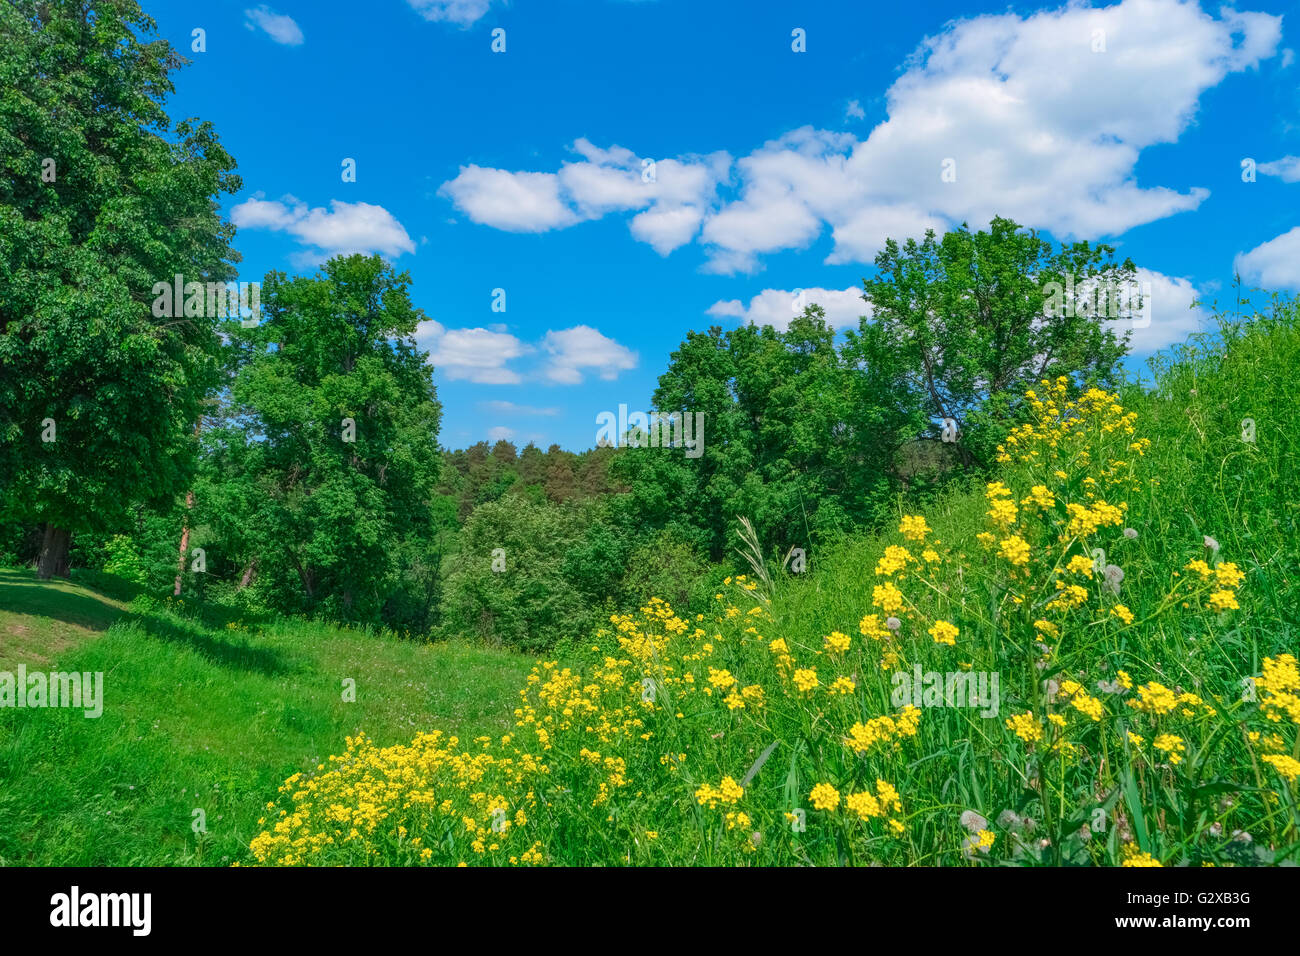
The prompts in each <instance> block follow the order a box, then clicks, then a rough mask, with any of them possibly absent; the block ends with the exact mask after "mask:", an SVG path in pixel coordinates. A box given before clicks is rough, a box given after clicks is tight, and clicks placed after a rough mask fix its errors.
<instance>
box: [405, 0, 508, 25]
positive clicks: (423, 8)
mask: <svg viewBox="0 0 1300 956" xmlns="http://www.w3.org/2000/svg"><path fill="white" fill-rule="evenodd" d="M406 2H407V3H408V4H409V5H410V7H411V9H412V10H414V11H415V12H416V13H418V14H419V15H420V16H422V17H424V19H426V20H432V21H433V22H435V23H439V22H441V23H454V24H456V25H457V26H458V27H468V26H472V25H473V24H475V23H477V22H478V21H479V20H481V19H482V18H483V15H484V14H485V13H487V12H488V8H489V7H491V6H492V2H491V0H406Z"/></svg>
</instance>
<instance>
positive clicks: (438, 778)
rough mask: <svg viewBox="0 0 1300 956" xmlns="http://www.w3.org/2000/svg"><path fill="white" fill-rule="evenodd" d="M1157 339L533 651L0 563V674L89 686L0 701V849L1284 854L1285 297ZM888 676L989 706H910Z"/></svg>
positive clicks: (1289, 575)
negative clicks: (866, 495)
mask: <svg viewBox="0 0 1300 956" xmlns="http://www.w3.org/2000/svg"><path fill="white" fill-rule="evenodd" d="M1172 359H1173V361H1171V362H1166V363H1163V364H1161V365H1160V366H1159V368H1158V376H1159V381H1158V384H1157V387H1156V388H1155V389H1153V390H1140V389H1132V390H1129V391H1128V392H1127V393H1126V394H1124V395H1120V396H1107V395H1103V394H1101V393H1090V394H1084V395H1078V394H1067V389H1066V386H1065V385H1064V384H1063V383H1053V382H1047V383H1044V384H1043V386H1042V388H1041V389H1038V390H1036V391H1035V393H1034V394H1033V395H1032V396H1031V397H1030V401H1029V406H1028V411H1029V414H1030V420H1029V421H1028V422H1027V426H1031V427H1027V428H1026V429H1022V430H1020V431H1018V432H1017V433H1016V439H1015V441H1014V442H1008V443H1007V445H1006V446H1004V457H1005V461H1004V462H1003V464H1002V466H1001V471H1000V473H999V474H998V475H996V476H994V480H992V481H990V482H987V483H986V482H984V481H982V480H981V481H979V482H975V483H972V484H971V485H969V486H966V487H960V486H953V487H950V488H949V489H948V490H947V492H945V493H944V494H943V495H941V496H940V497H939V498H938V499H937V500H936V501H935V502H933V503H932V504H931V505H927V506H926V507H925V508H924V509H923V510H920V509H915V508H914V507H913V506H909V505H908V504H907V503H906V502H903V501H900V502H899V504H898V519H899V521H898V525H897V530H896V531H895V530H893V529H890V531H889V532H888V533H885V534H881V535H875V536H867V537H858V538H853V539H849V540H846V541H844V542H843V543H842V544H841V545H840V546H839V547H837V548H834V549H830V550H821V551H818V552H816V553H814V554H813V555H812V563H811V566H810V570H809V572H808V573H806V574H803V575H799V576H791V575H788V574H784V573H782V572H781V571H780V570H779V569H778V568H777V567H776V566H775V564H774V563H772V562H770V561H769V562H759V561H755V562H754V563H753V566H752V567H747V568H744V569H743V570H744V571H745V574H743V575H737V576H734V577H732V578H729V579H728V580H727V583H726V585H725V587H724V588H723V589H722V590H721V591H720V592H719V593H718V595H717V597H716V600H715V606H716V610H715V611H714V612H712V613H710V614H707V615H699V616H689V617H681V616H678V614H676V613H674V611H673V610H672V609H671V608H670V607H668V606H667V605H666V604H664V603H662V602H659V601H651V602H649V603H648V604H647V605H646V607H645V608H644V609H643V610H642V611H641V612H640V613H638V614H630V615H621V616H617V617H616V618H614V619H613V620H612V622H611V626H609V627H607V628H603V629H601V630H600V631H598V632H597V633H595V634H594V635H591V636H590V637H589V639H588V640H587V641H586V642H578V641H575V642H574V645H573V647H572V648H571V650H570V651H569V652H567V654H568V656H567V658H566V660H565V661H564V662H555V661H543V662H538V663H537V664H536V665H535V666H532V667H531V668H530V666H529V662H528V661H527V660H526V659H525V658H522V657H519V656H517V655H514V654H510V653H506V652H498V651H489V650H483V649H477V648H471V647H467V646H464V645H459V644H450V645H441V646H423V645H418V644H412V643H403V642H397V641H394V640H390V639H386V638H380V637H377V636H374V635H367V634H361V633H356V632H349V631H344V630H339V629H335V628H325V627H321V626H317V625H310V624H306V623H302V622H286V621H279V622H275V621H240V620H222V619H219V618H215V617H212V615H214V614H215V613H216V612H215V611H213V610H212V609H205V610H199V609H193V608H186V607H185V606H184V605H176V606H172V605H170V604H164V605H158V604H156V603H154V602H151V601H149V600H147V599H145V598H141V597H135V598H131V596H130V595H128V594H122V593H120V592H117V591H114V592H113V593H112V595H111V596H110V594H107V593H102V592H97V591H95V590H91V589H89V588H86V587H84V586H80V585H76V584H67V583H58V584H52V585H36V584H35V583H34V582H33V581H32V580H31V578H30V576H29V575H28V574H27V573H26V572H14V571H9V572H2V573H0V609H2V610H0V669H3V668H5V667H12V666H14V665H15V664H16V662H18V661H20V660H23V661H26V662H28V663H29V665H32V664H40V665H47V664H48V663H49V662H50V660H55V661H57V664H58V666H59V667H60V668H61V669H78V670H90V671H95V670H100V671H103V672H105V674H106V685H107V689H106V697H107V702H108V706H106V708H105V713H104V716H103V717H102V718H100V719H98V720H87V719H85V718H84V717H82V716H81V715H80V714H79V713H72V712H68V711H55V710H46V711H40V712H33V711H25V712H19V711H12V710H0V862H6V863H33V862H47V863H55V862H58V863H85V864H95V863H111V864H130V863H181V864H186V863H216V864H222V863H229V862H241V863H248V862H270V863H287V864H300V863H346V864H358V863H394V864H413V863H433V864H456V863H462V862H468V863H488V864H519V863H522V864H536V863H570V864H593V863H599V864H619V863H624V864H626V863H656V864H696V863H707V864H722V865H744V864H749V863H757V864H775V865H800V864H808V863H815V864H819V865H825V864H832V865H833V864H839V863H868V862H883V863H887V864H943V865H972V864H979V863H988V864H1009V863H1013V864H1021V865H1038V864H1088V863H1092V864H1102V865H1108V864H1120V863H1124V864H1131V865H1154V864H1164V865H1171V864H1199V863H1212V864H1216V865H1233V864H1275V863H1283V862H1295V861H1296V859H1297V856H1298V855H1300V804H1298V803H1297V785H1298V782H1297V775H1298V774H1300V735H1297V725H1300V671H1298V670H1297V666H1296V662H1295V658H1294V656H1292V655H1295V654H1296V652H1297V651H1298V650H1300V505H1298V504H1297V503H1298V502H1300V469H1298V468H1297V462H1298V461H1300V446H1298V444H1297V436H1296V435H1295V433H1294V430H1293V428H1292V425H1291V414H1292V412H1291V402H1292V396H1293V392H1294V388H1295V385H1296V381H1297V379H1296V375H1295V369H1297V368H1300V331H1298V330H1297V316H1296V311H1295V309H1294V307H1293V306H1284V307H1280V308H1278V309H1277V310H1276V312H1275V313H1274V314H1273V315H1272V316H1270V317H1262V318H1258V319H1257V320H1256V321H1254V322H1251V323H1245V324H1230V325H1228V326H1227V327H1225V329H1224V330H1223V332H1222V334H1221V335H1220V336H1216V337H1213V338H1209V337H1207V338H1203V339H1201V340H1199V341H1197V342H1193V343H1191V344H1189V345H1188V346H1187V347H1186V348H1184V349H1181V350H1178V352H1177V354H1176V355H1174V356H1172ZM1121 406H1122V407H1121ZM1247 420H1249V421H1248V423H1246V424H1243V423H1245V422H1246V421H1247ZM204 615H207V617H205V616H204ZM575 637H578V638H580V637H582V635H575ZM918 669H919V671H920V672H921V673H922V674H930V675H939V676H940V678H941V679H942V680H945V681H947V682H948V683H949V684H951V683H952V681H953V676H954V675H958V676H960V675H975V676H978V675H981V674H983V675H994V674H996V675H997V677H998V679H999V685H1000V686H999V688H998V702H997V703H998V706H997V707H996V708H991V707H988V706H986V704H987V703H988V702H987V701H983V702H980V704H979V705H975V706H971V705H970V703H969V701H968V702H967V703H966V705H965V706H963V705H962V703H960V701H958V702H956V703H954V701H953V700H951V699H950V700H944V699H943V696H942V693H941V694H940V696H939V697H937V698H935V699H930V698H925V697H924V696H923V699H922V702H921V706H920V707H917V708H915V709H913V707H912V700H914V698H911V697H910V696H908V695H905V696H904V697H902V698H900V697H898V696H897V693H896V692H897V691H898V690H899V687H900V681H899V678H900V676H902V675H912V674H915V673H916V672H917V670H918ZM345 678H353V679H355V680H356V682H357V702H356V703H344V702H343V701H342V699H341V686H342V682H343V680H344V679H345ZM520 689H523V690H524V692H525V693H524V700H523V703H522V707H520V708H519V709H518V710H516V709H515V708H516V707H517V706H519V703H520V701H519V696H518V691H519V690H520ZM196 808H201V809H203V810H204V811H205V813H206V815H207V826H208V830H209V833H208V834H207V835H206V836H204V837H198V836H196V835H195V834H194V833H193V832H192V831H191V828H190V824H191V820H192V815H193V811H194V809H196Z"/></svg>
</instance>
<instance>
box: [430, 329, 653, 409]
mask: <svg viewBox="0 0 1300 956" xmlns="http://www.w3.org/2000/svg"><path fill="white" fill-rule="evenodd" d="M415 341H416V344H417V345H418V346H419V347H420V348H421V349H422V350H424V351H426V352H428V353H429V361H430V362H431V363H432V364H433V366H434V368H435V369H436V370H437V371H439V372H441V373H442V374H443V375H445V376H446V377H447V379H448V380H449V381H453V382H454V381H468V382H473V383H475V384H477V385H520V384H522V383H523V382H525V381H527V380H540V381H544V382H548V383H551V384H558V385H579V384H581V383H582V381H583V370H584V369H595V370H596V372H597V374H599V376H600V377H601V378H602V379H606V380H612V379H615V378H617V377H618V373H619V372H620V371H624V370H626V369H632V368H636V365H637V354H636V353H635V352H633V351H632V350H631V349H628V348H627V347H626V346H623V345H620V344H619V343H618V342H616V341H614V340H613V339H611V338H608V337H607V336H605V335H602V334H601V333H600V332H599V331H598V330H596V329H593V328H591V327H590V326H587V325H577V326H574V327H572V328H568V329H561V330H559V331H548V332H547V333H546V335H545V336H544V337H543V339H542V341H541V342H540V343H539V344H537V345H530V344H529V343H527V342H524V341H523V340H521V339H520V338H518V337H517V336H515V335H512V334H510V333H509V332H506V331H503V327H500V326H498V327H496V328H493V329H484V328H473V329H448V328H446V327H444V326H443V325H442V324H441V323H440V322H436V321H434V320H433V319H426V320H425V321H423V322H421V323H420V324H419V326H418V327H417V328H416V331H415ZM539 352H540V353H543V354H544V355H545V359H544V361H543V363H542V364H541V365H540V366H539V367H537V368H535V369H534V370H532V371H530V372H528V373H527V374H525V373H523V372H520V371H518V370H516V369H514V368H511V367H510V363H511V362H513V361H515V360H516V359H520V358H523V357H525V356H529V355H533V354H535V353H539ZM480 405H481V407H482V408H484V409H487V410H489V411H492V412H494V413H496V414H498V415H548V416H549V415H557V414H559V409H558V408H539V407H535V406H531V405H517V404H515V403H514V402H507V401H491V402H481V403H480Z"/></svg>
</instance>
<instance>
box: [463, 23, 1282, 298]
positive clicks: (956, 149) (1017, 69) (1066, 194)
mask: <svg viewBox="0 0 1300 956" xmlns="http://www.w3.org/2000/svg"><path fill="white" fill-rule="evenodd" d="M1096 31H1102V32H1101V33H1097V32H1096ZM1098 37H1104V50H1100V46H1101V45H1100V44H1097V43H1096V39H1097V38H1098ZM1280 37H1281V18H1280V17H1277V16H1272V15H1268V14H1261V13H1242V12H1238V11H1235V10H1233V9H1232V8H1230V7H1224V8H1221V9H1220V10H1219V12H1218V16H1217V17H1215V16H1211V15H1209V14H1207V13H1205V12H1203V11H1202V10H1201V9H1200V7H1199V5H1198V4H1197V3H1196V2H1195V0H1123V2H1121V3H1118V4H1114V5H1112V6H1108V7H1104V8H1100V9H1093V8H1091V7H1087V6H1084V5H1082V4H1080V3H1070V4H1069V5H1067V6H1064V7H1061V8H1059V9H1056V10H1047V11H1040V12H1037V13H1033V14H1029V15H1027V16H1024V17H1021V16H1018V15H1016V14H1014V13H1006V14H998V15H981V16H976V17H972V18H969V19H965V20H958V21H954V22H951V23H950V24H949V25H947V26H946V27H945V28H944V29H943V30H942V31H941V32H940V33H939V34H937V35H935V36H933V37H929V38H927V39H925V40H924V41H923V42H922V43H921V44H920V46H919V47H918V49H917V51H916V52H915V53H914V54H913V55H912V56H911V57H910V58H909V59H908V60H907V61H906V62H905V63H904V64H903V72H902V74H901V75H900V76H899V77H898V79H897V80H896V81H895V82H894V83H893V84H892V86H891V87H890V88H889V90H888V91H887V92H886V116H887V118H886V119H885V120H884V121H883V122H881V123H879V124H878V125H877V126H876V127H875V128H874V129H873V130H872V131H871V132H870V134H869V135H868V136H867V137H866V139H863V140H859V139H858V138H857V137H855V136H853V135H850V134H845V133H835V132H831V131H826V130H816V129H813V128H811V127H803V128H800V129H796V130H792V131H790V132H788V133H786V134H785V135H783V136H781V137H778V138H777V139H775V140H773V141H771V142H768V143H765V144H764V145H763V146H761V147H759V148H758V149H757V150H755V151H754V152H752V153H751V154H749V155H748V156H745V157H743V158H741V159H739V160H738V161H737V162H736V164H735V166H736V171H737V173H738V178H737V190H738V194H736V195H734V196H732V198H731V199H730V201H723V200H721V199H720V198H719V196H718V187H719V186H720V185H724V184H725V185H728V186H729V185H730V180H729V178H728V177H729V173H730V171H731V161H730V157H728V156H727V155H726V154H723V153H718V154H714V155H713V156H712V157H706V158H704V159H700V158H698V157H697V158H685V159H679V160H660V161H659V162H658V164H657V167H658V180H657V187H658V192H657V193H656V191H655V189H654V188H650V189H646V190H638V186H640V185H646V186H651V185H653V184H642V183H640V182H639V173H640V170H639V168H638V167H637V165H636V164H635V159H636V157H635V156H634V155H633V154H632V153H631V152H630V151H629V150H627V149H623V148H620V147H612V148H610V149H608V150H602V149H599V148H597V147H594V146H592V145H591V144H590V143H587V142H586V141H585V140H579V141H578V142H577V143H576V144H574V149H575V150H576V151H577V152H579V153H581V154H582V155H583V160H584V161H583V162H580V163H569V164H565V165H564V166H563V168H562V169H561V170H560V171H559V172H558V173H528V172H524V173H512V172H509V171H506V170H490V171H483V170H479V169H478V167H466V168H465V169H463V170H462V171H461V174H460V176H458V177H457V178H456V179H454V180H452V181H451V182H449V183H447V184H445V185H444V187H443V188H444V190H445V194H446V195H449V196H451V198H452V199H453V201H454V202H456V204H457V205H458V206H459V207H460V208H461V209H462V211H464V212H465V213H466V214H467V215H468V216H469V217H470V218H471V219H472V220H473V221H475V222H482V223H485V224H488V225H496V226H497V227H498V228H515V229H519V228H531V229H533V230H537V231H540V230H541V229H554V228H562V227H566V226H571V225H574V224H575V223H578V222H581V221H583V220H584V219H591V218H595V217H598V216H602V215H608V214H616V213H626V212H630V211H633V210H635V211H636V215H635V216H634V218H633V219H632V222H631V228H632V233H633V236H634V237H635V238H637V239H639V240H641V241H643V242H647V243H650V244H651V245H653V246H654V248H655V249H656V250H657V251H659V252H660V253H661V254H667V253H668V252H670V251H672V250H673V249H675V248H678V247H679V246H681V245H683V244H685V243H687V242H690V241H692V240H696V241H699V242H700V243H701V244H702V245H704V247H705V248H706V250H707V253H708V256H709V262H708V264H707V266H706V268H707V270H708V271H713V272H722V273H732V272H738V271H753V270H755V269H757V268H758V267H759V266H760V264H761V263H760V259H761V257H762V256H763V255H764V254H766V253H770V252H775V251H777V250H782V249H800V248H806V247H808V246H809V245H811V244H812V243H813V242H815V241H816V240H817V239H818V238H819V237H821V236H822V235H824V234H825V233H826V231H827V230H828V229H829V232H830V235H831V237H832V239H833V243H834V245H833V248H832V250H831V252H830V254H829V256H828V257H827V261H828V262H830V263H849V262H854V263H861V262H870V261H871V260H872V259H873V258H874V257H875V255H876V253H877V252H878V251H879V250H880V248H881V246H882V244H883V241H884V239H885V238H886V237H893V238H899V239H903V238H907V237H910V236H918V237H919V236H920V235H921V234H922V233H924V231H925V230H926V229H927V228H933V229H935V230H936V231H937V232H941V231H943V230H945V229H947V228H951V227H952V226H954V225H956V224H958V223H961V222H969V223H970V224H972V225H973V226H977V227H978V226H980V225H983V224H986V223H987V222H988V221H989V219H991V218H992V217H993V216H994V215H1003V216H1007V217H1010V218H1012V219H1015V220H1017V221H1019V222H1021V223H1024V224H1025V225H1028V226H1032V227H1035V228H1041V229H1047V230H1050V231H1051V232H1052V233H1054V234H1056V235H1058V236H1061V237H1062V238H1074V237H1086V238H1098V237H1103V236H1114V235H1119V234H1122V233H1124V232H1125V231H1127V230H1128V229H1131V228H1133V227H1135V226H1138V225H1141V224H1144V223H1148V222H1152V221H1155V220H1158V219H1162V218H1165V217H1168V216H1172V215H1175V214H1177V213H1179V212H1186V211H1190V210H1194V209H1196V208H1197V207H1198V206H1199V205H1200V204H1201V203H1202V202H1203V201H1204V200H1205V198H1206V197H1207V196H1208V195H1209V192H1208V190H1206V189H1205V188H1202V187H1200V186H1197V185H1195V184H1176V185H1175V186H1173V187H1169V186H1163V185H1158V184H1157V185H1150V186H1145V185H1139V183H1138V181H1137V177H1136V169H1137V163H1138V160H1139V157H1140V155H1141V153H1142V151H1143V150H1144V149H1146V148H1148V147H1151V146H1154V145H1157V144H1162V143H1172V142H1176V141H1177V139H1178V138H1179V136H1180V135H1182V133H1183V131H1184V130H1185V129H1187V127H1188V126H1189V125H1190V124H1191V123H1192V122H1193V121H1194V120H1195V117H1196V112H1197V109H1198V106H1199V100H1200V97H1201V95H1202V94H1203V93H1204V92H1205V91H1206V90H1207V89H1210V88H1211V87H1214V86H1216V85H1217V84H1219V83H1220V82H1221V81H1222V80H1223V79H1224V78H1225V77H1226V76H1227V75H1228V74H1229V73H1231V72H1237V71H1242V70H1246V69H1251V68H1253V67H1255V66H1257V65H1258V63H1259V62H1260V61H1261V60H1262V59H1264V58H1267V57H1271V56H1274V55H1275V54H1276V52H1277V49H1278V44H1279V41H1280ZM1095 46H1096V47H1098V49H1099V50H1100V51H1099V52H1094V47H1095ZM857 108H858V109H859V110H860V109H861V105H860V104H858V107H857ZM864 112H865V111H864ZM848 115H852V111H851V110H850V111H849V114H848ZM945 160H952V161H954V163H955V171H956V179H955V181H951V182H946V181H944V179H943V178H942V177H941V170H942V165H943V163H944V162H945ZM670 163H679V164H680V168H674V167H673V166H671V165H669V164H670ZM476 171H477V172H476ZM484 172H491V173H493V174H496V178H494V179H492V180H490V181H489V180H486V179H484V178H483V177H482V175H481V174H482V173H484ZM516 177H540V179H537V180H524V182H525V183H529V184H530V188H529V189H525V190H522V191H524V192H526V193H528V192H533V191H536V192H541V193H544V195H545V199H546V203H545V211H546V214H545V215H541V216H535V217H530V216H529V215H528V204H527V203H522V204H521V202H520V198H519V197H518V196H517V195H513V194H512V193H511V192H510V189H511V188H514V189H515V190H516V191H519V190H520V187H519V186H518V185H517V184H516V185H514V186H513V187H512V185H511V181H512V180H514V179H515V178H516ZM484 189H488V190H489V191H492V190H498V189H499V190H500V191H501V192H502V194H503V197H504V198H502V199H500V200H499V201H498V200H495V199H493V198H491V197H488V196H485V195H483V191H484ZM651 197H653V199H652V198H651ZM521 205H522V206H523V209H522V210H521V209H520V208H519V207H520V206H521ZM498 207H504V209H499V208H498ZM520 220H523V222H524V223H533V224H532V225H522V226H521V225H520V224H519V221H520Z"/></svg>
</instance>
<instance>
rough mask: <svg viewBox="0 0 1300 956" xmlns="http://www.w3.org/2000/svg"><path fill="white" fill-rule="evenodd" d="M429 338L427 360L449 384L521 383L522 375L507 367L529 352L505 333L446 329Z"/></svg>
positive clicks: (521, 343)
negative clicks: (460, 382)
mask: <svg viewBox="0 0 1300 956" xmlns="http://www.w3.org/2000/svg"><path fill="white" fill-rule="evenodd" d="M421 324H422V325H423V324H424V323H421ZM432 338H433V341H432V342H431V344H430V345H427V346H424V347H426V348H429V349H430V354H429V361H431V362H432V363H433V367H434V368H435V369H440V370H441V371H442V373H443V374H444V375H446V376H447V379H448V380H449V381H453V382H454V381H458V380H467V381H470V382H474V383H476V384H478V385H518V384H520V383H521V382H523V376H521V375H520V374H519V373H518V372H516V371H514V370H513V369H511V368H507V367H506V366H507V364H508V363H509V362H510V361H511V360H513V359H517V358H519V357H520V356H523V355H527V354H528V353H529V352H531V351H532V349H531V348H530V347H529V346H528V345H526V344H524V343H523V342H521V341H520V340H519V339H518V338H516V337H515V336H513V335H511V334H510V333H508V332H493V331H492V330H490V329H447V330H445V331H443V332H442V333H441V334H440V335H436V336H433V337H432ZM417 341H418V339H417Z"/></svg>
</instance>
